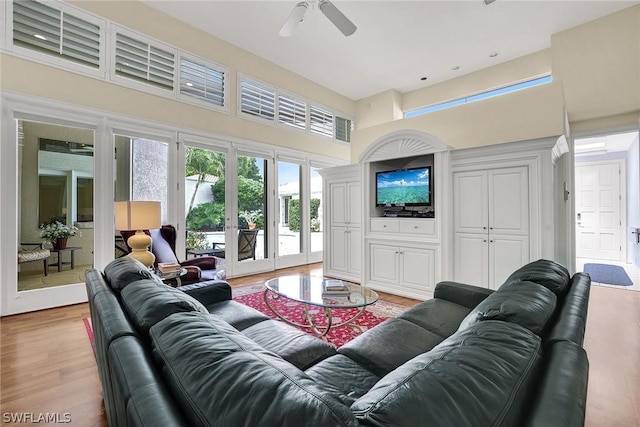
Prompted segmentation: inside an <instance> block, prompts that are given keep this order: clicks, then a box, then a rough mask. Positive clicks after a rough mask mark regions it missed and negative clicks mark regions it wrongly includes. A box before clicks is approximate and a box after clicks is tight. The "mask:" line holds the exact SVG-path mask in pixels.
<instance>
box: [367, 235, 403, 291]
mask: <svg viewBox="0 0 640 427" xmlns="http://www.w3.org/2000/svg"><path fill="white" fill-rule="evenodd" d="M369 249H370V256H371V258H370V262H371V266H370V271H371V280H372V281H375V282H383V283H391V284H393V285H397V284H398V283H399V282H400V280H399V277H398V258H399V256H400V254H399V253H398V247H397V246H389V245H379V244H375V243H372V244H371V245H370V246H369Z"/></svg>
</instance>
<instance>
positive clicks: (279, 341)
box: [242, 319, 336, 370]
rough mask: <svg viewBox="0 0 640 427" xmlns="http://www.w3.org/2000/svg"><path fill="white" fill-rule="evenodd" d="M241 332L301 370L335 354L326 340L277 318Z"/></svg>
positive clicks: (334, 350) (333, 348)
mask: <svg viewBox="0 0 640 427" xmlns="http://www.w3.org/2000/svg"><path fill="white" fill-rule="evenodd" d="M242 333H243V334H244V335H246V336H247V337H249V338H251V339H252V340H253V341H255V342H256V343H258V344H259V345H260V346H261V347H263V348H264V349H266V350H269V351H272V352H274V353H275V354H277V355H278V356H280V357H282V358H283V359H284V360H286V361H287V362H289V363H291V364H292V365H294V366H296V367H297V368H299V369H302V370H305V369H307V368H308V367H310V366H312V365H314V364H316V363H318V362H319V361H321V360H322V359H326V358H327V357H329V356H333V355H334V354H336V349H335V347H333V346H332V345H331V344H329V343H328V342H326V341H322V340H321V339H320V338H316V337H314V336H313V335H310V334H308V333H306V332H304V331H301V330H300V329H297V328H294V327H293V326H290V325H287V324H286V323H283V322H280V321H278V320H271V319H270V320H265V321H264V322H260V323H257V324H255V325H253V326H251V327H249V328H247V329H245V330H243V331H242Z"/></svg>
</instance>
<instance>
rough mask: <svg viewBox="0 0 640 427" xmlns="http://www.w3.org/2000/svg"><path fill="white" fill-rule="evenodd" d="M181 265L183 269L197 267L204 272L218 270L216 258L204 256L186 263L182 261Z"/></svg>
mask: <svg viewBox="0 0 640 427" xmlns="http://www.w3.org/2000/svg"><path fill="white" fill-rule="evenodd" d="M180 265H181V266H183V267H187V266H196V267H200V269H202V270H215V269H216V257H213V256H202V257H197V258H191V259H188V260H185V261H181V262H180Z"/></svg>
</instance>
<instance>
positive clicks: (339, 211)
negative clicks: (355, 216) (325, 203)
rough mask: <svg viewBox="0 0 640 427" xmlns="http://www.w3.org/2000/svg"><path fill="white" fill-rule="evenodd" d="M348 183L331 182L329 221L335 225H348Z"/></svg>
mask: <svg viewBox="0 0 640 427" xmlns="http://www.w3.org/2000/svg"><path fill="white" fill-rule="evenodd" d="M346 201H347V184H346V183H344V182H339V183H330V184H329V208H330V209H329V216H330V218H329V223H330V224H331V225H332V226H333V225H338V226H339V225H346V224H347V221H348V216H347V215H348V214H347V209H348V208H347V205H346Z"/></svg>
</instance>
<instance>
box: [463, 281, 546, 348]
mask: <svg viewBox="0 0 640 427" xmlns="http://www.w3.org/2000/svg"><path fill="white" fill-rule="evenodd" d="M555 308H556V296H555V294H554V293H553V292H551V291H550V290H549V289H547V288H545V287H544V286H541V285H539V284H537V283H533V282H520V281H515V282H509V283H507V284H505V285H502V286H501V287H500V289H498V290H497V291H496V292H494V293H492V294H491V295H489V296H488V297H487V298H486V299H485V300H484V301H482V302H481V303H480V304H478V306H477V307H476V308H474V309H473V310H472V311H471V312H470V313H469V315H468V316H467V317H465V318H464V320H463V321H462V322H461V323H460V328H459V329H458V330H459V331H460V330H464V329H467V328H468V327H470V326H471V325H474V324H476V323H478V322H482V321H485V320H503V321H505V322H510V323H517V324H519V325H520V326H523V327H525V328H527V329H529V330H530V331H532V332H533V333H534V334H536V335H538V336H543V335H544V334H545V332H546V330H547V328H548V326H550V321H551V319H552V318H553V313H554V311H555Z"/></svg>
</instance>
